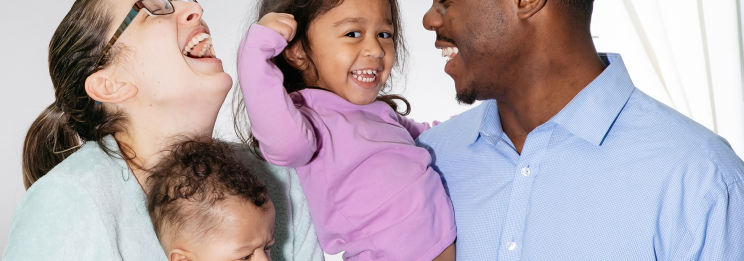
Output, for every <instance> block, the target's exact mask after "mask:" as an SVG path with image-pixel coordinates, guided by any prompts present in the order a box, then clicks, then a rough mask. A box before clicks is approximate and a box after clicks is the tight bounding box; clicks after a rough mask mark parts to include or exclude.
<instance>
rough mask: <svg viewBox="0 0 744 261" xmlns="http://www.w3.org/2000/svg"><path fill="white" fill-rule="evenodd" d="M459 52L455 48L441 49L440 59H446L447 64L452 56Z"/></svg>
mask: <svg viewBox="0 0 744 261" xmlns="http://www.w3.org/2000/svg"><path fill="white" fill-rule="evenodd" d="M459 52H460V49H457V47H445V48H442V57H447V61H448V62H449V61H450V60H452V58H453V57H454V56H457V54H458V53H459Z"/></svg>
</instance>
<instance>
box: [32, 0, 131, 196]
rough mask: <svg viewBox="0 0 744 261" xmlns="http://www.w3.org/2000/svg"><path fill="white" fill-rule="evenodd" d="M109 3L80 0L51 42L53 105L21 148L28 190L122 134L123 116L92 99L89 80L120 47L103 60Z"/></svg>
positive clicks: (41, 117) (40, 118) (50, 62)
mask: <svg viewBox="0 0 744 261" xmlns="http://www.w3.org/2000/svg"><path fill="white" fill-rule="evenodd" d="M107 2H108V1H101V0H76V1H75V3H74V4H73V5H72V8H71V9H70V11H69V12H68V13H67V16H65V18H64V19H63V20H62V22H61V23H60V24H59V27H57V30H56V31H55V32H54V36H52V40H51V41H50V43H49V75H50V76H51V78H52V84H53V85H54V97H55V102H54V103H52V104H51V105H49V106H48V107H47V108H46V109H45V110H44V111H43V112H42V113H41V115H39V117H38V118H37V119H36V121H34V123H33V124H32V125H31V128H29V130H28V133H27V134H26V140H25V142H24V144H23V184H24V186H26V189H28V188H29V187H31V185H33V184H34V182H36V181H37V180H39V178H41V177H42V176H44V175H45V174H47V172H49V171H50V170H51V169H52V168H54V167H55V166H57V164H59V163H60V162H62V160H64V159H65V158H67V157H68V156H70V154H72V153H74V152H75V151H76V150H77V149H78V148H80V146H82V144H83V143H85V142H87V141H96V142H98V143H99V145H100V146H101V148H103V149H104V150H105V151H106V152H107V153H108V154H109V155H112V154H111V150H109V149H108V148H106V146H103V138H104V137H106V136H107V135H111V134H114V133H116V132H119V131H121V130H123V128H122V126H123V125H122V123H123V116H122V114H121V113H114V112H109V111H107V110H106V109H105V108H104V106H103V105H101V104H96V102H95V101H94V100H93V99H92V98H91V97H90V96H88V94H87V93H86V91H85V80H86V78H87V77H88V76H90V75H91V74H93V73H95V72H97V71H99V70H101V69H104V68H106V67H107V66H108V65H109V64H110V62H111V60H112V59H113V58H114V57H115V56H116V53H117V52H116V49H114V50H112V52H109V53H108V55H106V56H104V57H103V58H102V60H101V66H96V62H97V61H98V59H99V58H101V52H102V51H103V48H104V47H105V46H106V44H107V42H108V39H106V36H107V35H108V34H109V33H108V32H109V31H110V29H111V27H112V20H113V19H112V18H111V15H110V12H111V8H109V6H108V5H107Z"/></svg>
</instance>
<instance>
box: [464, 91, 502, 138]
mask: <svg viewBox="0 0 744 261" xmlns="http://www.w3.org/2000/svg"><path fill="white" fill-rule="evenodd" d="M474 110H475V112H474V114H475V115H474V117H472V118H471V119H470V120H472V121H473V122H470V123H466V124H467V125H463V126H472V128H473V129H472V131H471V132H470V134H469V135H470V137H468V139H467V140H468V142H470V144H473V143H475V142H476V141H477V140H478V138H479V137H480V136H481V135H488V136H491V137H501V135H502V134H503V133H504V131H503V129H502V128H501V117H499V111H498V105H497V103H496V100H487V101H483V103H481V105H479V106H478V107H477V108H475V109H474Z"/></svg>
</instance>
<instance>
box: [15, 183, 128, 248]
mask: <svg viewBox="0 0 744 261" xmlns="http://www.w3.org/2000/svg"><path fill="white" fill-rule="evenodd" d="M115 249H116V244H115V242H111V240H109V238H108V237H107V230H106V227H105V225H104V222H103V220H102V219H101V216H100V214H99V212H98V211H97V209H96V205H95V204H94V203H93V200H92V199H91V198H90V197H89V195H88V194H87V193H86V189H85V188H83V187H82V186H80V185H79V184H78V183H76V182H73V181H65V179H62V178H53V177H46V179H42V180H40V181H39V182H37V183H35V184H34V185H33V186H32V187H31V189H30V190H29V191H28V192H26V195H24V197H23V199H22V200H21V202H20V203H19V205H18V207H17V209H16V211H15V212H14V214H13V221H12V223H11V228H10V234H9V237H8V245H7V246H6V248H5V253H4V254H3V258H2V260H6V261H14V260H38V259H46V258H51V259H55V260H70V261H72V260H76V261H87V260H90V261H94V260H96V261H97V260H121V256H120V255H116V254H115V253H116V252H117V251H116V250H115Z"/></svg>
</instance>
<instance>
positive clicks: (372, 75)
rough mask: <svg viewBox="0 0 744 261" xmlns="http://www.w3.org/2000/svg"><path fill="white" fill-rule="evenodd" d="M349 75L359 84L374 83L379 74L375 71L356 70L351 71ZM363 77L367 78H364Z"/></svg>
mask: <svg viewBox="0 0 744 261" xmlns="http://www.w3.org/2000/svg"><path fill="white" fill-rule="evenodd" d="M351 73H352V75H351V77H354V79H357V80H358V81H360V82H374V81H375V80H376V79H377V73H379V72H378V71H377V70H356V71H351ZM365 75H367V76H368V77H364V76H365Z"/></svg>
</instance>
